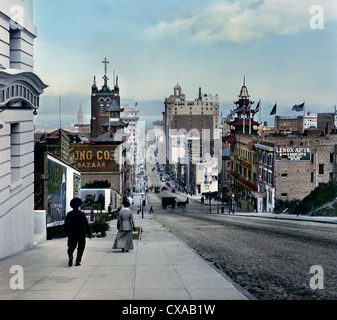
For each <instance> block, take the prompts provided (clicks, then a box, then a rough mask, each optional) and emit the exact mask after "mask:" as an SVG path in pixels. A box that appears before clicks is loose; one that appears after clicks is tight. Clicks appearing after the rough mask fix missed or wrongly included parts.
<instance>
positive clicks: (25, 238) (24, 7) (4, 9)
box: [0, 0, 47, 259]
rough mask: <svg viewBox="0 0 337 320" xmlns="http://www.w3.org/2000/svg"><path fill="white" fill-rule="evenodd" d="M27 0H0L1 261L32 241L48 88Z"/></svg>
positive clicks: (30, 8)
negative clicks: (37, 61) (40, 72)
mask: <svg viewBox="0 0 337 320" xmlns="http://www.w3.org/2000/svg"><path fill="white" fill-rule="evenodd" d="M32 12H33V3H32V1H31V0H2V1H1V3H0V259H1V258H3V257H6V256H9V255H12V254H14V253H17V252H19V251H22V250H24V249H25V248H27V247H31V246H33V245H34V242H35V241H36V236H37V235H36V233H35V230H36V228H35V227H36V223H37V222H36V219H35V218H36V217H37V216H40V217H42V218H45V216H44V215H41V214H40V213H39V214H38V213H36V214H34V115H36V114H37V110H38V109H39V97H40V95H41V94H42V93H43V91H44V89H45V88H46V87H47V86H46V85H45V84H44V83H43V82H42V81H41V80H40V78H39V77H38V76H37V75H35V74H34V73H33V68H34V50H33V48H34V39H35V37H36V28H35V26H34V25H33V15H32Z"/></svg>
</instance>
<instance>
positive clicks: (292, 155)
mask: <svg viewBox="0 0 337 320" xmlns="http://www.w3.org/2000/svg"><path fill="white" fill-rule="evenodd" d="M275 154H276V160H283V161H284V160H286V161H310V160H311V150H310V147H289V146H285V147H281V146H280V147H276V148H275Z"/></svg>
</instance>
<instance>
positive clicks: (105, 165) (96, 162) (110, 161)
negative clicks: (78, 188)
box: [74, 145, 119, 172]
mask: <svg viewBox="0 0 337 320" xmlns="http://www.w3.org/2000/svg"><path fill="white" fill-rule="evenodd" d="M115 151H116V146H107V145H104V146H101V145H74V160H75V161H76V168H77V169H78V170H80V171H81V172H119V164H118V162H119V159H118V151H117V152H115Z"/></svg>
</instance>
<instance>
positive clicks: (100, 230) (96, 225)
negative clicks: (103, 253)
mask: <svg viewBox="0 0 337 320" xmlns="http://www.w3.org/2000/svg"><path fill="white" fill-rule="evenodd" d="M109 220H110V217H109V215H108V214H96V215H95V220H94V222H93V223H92V224H91V225H90V228H91V231H92V232H93V233H96V234H97V235H99V236H101V237H105V236H106V232H107V231H108V230H109V229H110V226H109V224H108V223H107V221H109Z"/></svg>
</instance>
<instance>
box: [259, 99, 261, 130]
mask: <svg viewBox="0 0 337 320" xmlns="http://www.w3.org/2000/svg"><path fill="white" fill-rule="evenodd" d="M261 113H262V104H261V99H260V113H259V124H260V125H261Z"/></svg>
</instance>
